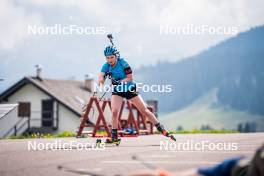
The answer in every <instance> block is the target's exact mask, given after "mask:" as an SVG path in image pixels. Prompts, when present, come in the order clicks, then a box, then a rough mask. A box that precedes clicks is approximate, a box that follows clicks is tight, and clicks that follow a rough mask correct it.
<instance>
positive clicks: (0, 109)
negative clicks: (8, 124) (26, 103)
mask: <svg viewBox="0 0 264 176" xmlns="http://www.w3.org/2000/svg"><path fill="white" fill-rule="evenodd" d="M16 107H17V104H0V119H1V118H2V117H4V116H5V115H7V114H8V113H9V112H11V111H13V110H14V109H15V108H16Z"/></svg>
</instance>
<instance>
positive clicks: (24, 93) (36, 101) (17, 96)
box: [8, 84, 51, 127]
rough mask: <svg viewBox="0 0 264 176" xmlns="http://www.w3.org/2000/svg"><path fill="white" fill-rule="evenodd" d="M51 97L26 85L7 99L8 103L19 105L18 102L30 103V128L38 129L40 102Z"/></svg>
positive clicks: (39, 123)
mask: <svg viewBox="0 0 264 176" xmlns="http://www.w3.org/2000/svg"><path fill="white" fill-rule="evenodd" d="M50 98H51V97H50V96H48V95H47V94H45V93H44V92H42V91H41V90H39V89H38V88H36V87H35V86H33V85H32V84H27V85H25V86H24V87H22V88H21V89H19V90H18V91H17V92H15V93H14V94H13V95H11V96H10V97H9V98H8V103H19V102H30V103H31V104H30V106H31V117H30V118H31V121H30V126H31V127H33V126H34V127H40V126H41V120H34V119H36V118H37V119H41V100H45V99H50Z"/></svg>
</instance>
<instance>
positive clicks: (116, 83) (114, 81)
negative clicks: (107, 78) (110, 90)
mask: <svg viewBox="0 0 264 176" xmlns="http://www.w3.org/2000/svg"><path fill="white" fill-rule="evenodd" d="M111 81H112V84H113V85H119V84H121V82H120V81H117V80H115V79H114V78H112V79H111Z"/></svg>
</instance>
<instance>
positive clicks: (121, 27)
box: [0, 0, 264, 79]
mask: <svg viewBox="0 0 264 176" xmlns="http://www.w3.org/2000/svg"><path fill="white" fill-rule="evenodd" d="M263 7H264V1H263V0H167V1H162V0H156V1H153V0H144V1H143V0H134V1H124V0H104V1H101V0H93V1H92V0H69V1H67V0H65V1H62V0H23V1H21V0H16V1H14V0H1V1H0V25H1V27H0V56H1V58H0V59H1V60H2V66H1V72H2V75H3V77H5V78H6V79H14V78H18V77H22V76H24V75H26V74H30V73H31V71H28V70H30V69H31V68H32V69H33V66H34V65H35V64H42V65H43V67H44V69H45V70H46V75H47V76H50V77H56V76H57V77H63V76H64V77H70V76H73V77H74V76H77V77H78V76H80V75H82V74H84V73H85V72H89V73H93V74H96V73H97V72H98V70H100V67H101V65H102V63H103V62H104V56H103V49H104V47H105V46H106V45H108V44H109V42H108V40H107V38H106V36H105V33H108V32H110V33H113V35H114V38H115V42H116V45H117V47H118V49H119V50H120V53H121V55H122V56H123V57H125V58H127V60H128V61H129V63H130V64H131V65H132V67H135V68H136V67H139V66H141V65H149V64H155V63H157V61H165V60H168V61H178V60H180V59H182V58H185V57H188V56H192V55H194V54H197V53H198V52H200V51H202V50H204V49H207V48H208V47H210V46H212V45H215V44H217V43H219V42H220V41H222V40H224V39H227V38H229V37H232V36H234V34H226V35H212V34H208V33H204V34H202V35H186V34H175V33H169V34H164V33H161V31H160V29H161V28H160V27H161V26H169V27H171V28H175V27H186V26H188V25H193V26H196V27H197V26H198V27H199V26H203V25H207V26H210V27H219V26H220V27H225V28H227V29H230V28H232V29H234V28H235V29H237V32H242V31H245V30H248V29H250V28H251V27H254V26H259V25H262V24H264V15H263ZM55 24H61V25H63V26H69V25H77V26H81V27H91V28H92V29H94V28H96V27H103V29H104V31H105V33H104V34H95V35H78V34H75V35H33V34H29V33H28V26H29V25H31V26H34V25H37V26H54V25H55ZM171 28H170V29H171ZM18 64H20V65H18ZM21 67H22V68H21ZM73 67H74V68H77V67H80V69H79V72H78V73H76V69H75V70H74V71H71V69H72V68H73ZM12 68H13V71H12V74H11V73H10V71H9V70H12ZM14 69H15V70H16V71H15V72H14ZM65 69H66V70H68V72H66V73H65ZM62 70H64V71H62ZM54 75H55V76H54Z"/></svg>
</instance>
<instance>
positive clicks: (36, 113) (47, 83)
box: [0, 68, 93, 137]
mask: <svg viewBox="0 0 264 176" xmlns="http://www.w3.org/2000/svg"><path fill="white" fill-rule="evenodd" d="M92 85H93V79H90V78H89V77H86V79H85V81H84V82H81V81H75V80H54V79H45V78H42V77H41V69H39V68H38V69H37V75H36V76H35V77H32V76H27V77H24V78H23V79H21V80H20V81H18V82H17V83H15V84H14V85H13V86H11V87H9V88H8V89H7V90H5V91H4V92H3V93H2V94H1V95H0V103H1V104H3V103H4V104H7V103H8V104H17V105H18V112H17V116H18V117H19V118H21V119H23V120H21V121H19V123H20V124H14V123H17V119H16V120H13V121H12V119H9V122H8V120H7V122H3V123H2V122H1V121H0V123H1V125H2V126H6V127H8V128H9V129H6V130H7V131H8V130H11V129H12V128H14V125H15V126H16V128H17V129H23V127H24V126H27V130H30V131H31V132H43V133H45V132H46V133H60V132H63V131H72V132H75V131H76V129H77V128H78V126H79V125H80V117H81V114H82V107H83V106H84V105H85V104H86V102H88V100H89V98H90V97H91V96H92ZM5 118H6V119H7V118H9V117H5ZM10 121H12V123H11V122H10ZM25 121H27V123H26V122H25ZM89 124H90V126H92V123H91V122H89ZM22 125H23V126H22ZM1 129H2V128H1ZM13 132H14V130H11V132H10V134H8V135H12V133H13ZM22 132H23V131H17V134H21V133H22ZM13 134H14V133H13ZM0 137H1V136H0Z"/></svg>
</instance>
